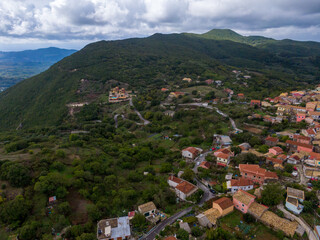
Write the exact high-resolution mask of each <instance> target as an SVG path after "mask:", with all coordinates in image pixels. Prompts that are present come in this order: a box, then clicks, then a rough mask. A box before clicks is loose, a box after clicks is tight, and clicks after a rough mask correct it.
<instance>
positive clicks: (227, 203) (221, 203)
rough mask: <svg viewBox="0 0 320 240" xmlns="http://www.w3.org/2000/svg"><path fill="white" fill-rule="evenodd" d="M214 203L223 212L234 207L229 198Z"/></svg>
mask: <svg viewBox="0 0 320 240" xmlns="http://www.w3.org/2000/svg"><path fill="white" fill-rule="evenodd" d="M213 203H216V204H218V205H219V206H220V207H221V209H222V210H225V209H227V208H229V207H231V206H233V203H232V201H231V200H230V198H227V197H222V198H219V199H218V200H216V201H214V202H213Z"/></svg>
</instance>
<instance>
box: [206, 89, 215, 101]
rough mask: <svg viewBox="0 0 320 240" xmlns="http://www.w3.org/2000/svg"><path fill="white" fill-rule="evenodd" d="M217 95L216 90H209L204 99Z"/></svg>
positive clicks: (210, 98)
mask: <svg viewBox="0 0 320 240" xmlns="http://www.w3.org/2000/svg"><path fill="white" fill-rule="evenodd" d="M215 97H216V94H215V92H214V91H210V92H208V93H207V94H206V95H205V97H204V99H205V100H212V99H214V98H215Z"/></svg>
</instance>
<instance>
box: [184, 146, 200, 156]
mask: <svg viewBox="0 0 320 240" xmlns="http://www.w3.org/2000/svg"><path fill="white" fill-rule="evenodd" d="M182 151H188V152H191V153H192V154H193V155H197V154H198V153H199V150H198V149H196V148H195V147H187V148H185V149H183V150H182Z"/></svg>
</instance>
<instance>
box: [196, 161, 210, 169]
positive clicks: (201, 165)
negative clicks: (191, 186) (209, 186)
mask: <svg viewBox="0 0 320 240" xmlns="http://www.w3.org/2000/svg"><path fill="white" fill-rule="evenodd" d="M199 167H202V168H210V163H209V162H207V161H203V162H202V163H201V164H200V166H199Z"/></svg>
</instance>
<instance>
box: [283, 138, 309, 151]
mask: <svg viewBox="0 0 320 240" xmlns="http://www.w3.org/2000/svg"><path fill="white" fill-rule="evenodd" d="M286 144H290V145H294V146H300V147H305V148H310V149H312V148H313V146H312V145H311V144H305V143H300V142H297V141H292V140H287V141H286Z"/></svg>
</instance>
